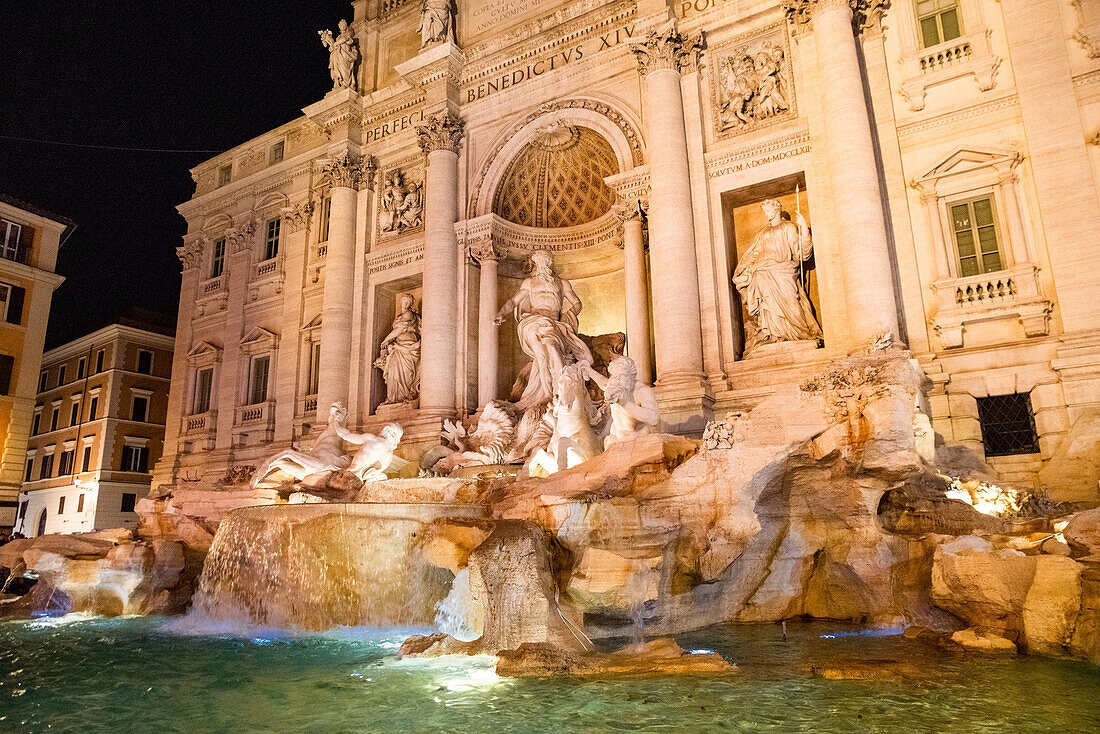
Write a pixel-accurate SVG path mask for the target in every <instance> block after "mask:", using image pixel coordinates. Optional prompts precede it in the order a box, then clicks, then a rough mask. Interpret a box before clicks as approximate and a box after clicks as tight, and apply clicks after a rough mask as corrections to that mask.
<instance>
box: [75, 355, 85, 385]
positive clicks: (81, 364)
mask: <svg viewBox="0 0 1100 734" xmlns="http://www.w3.org/2000/svg"><path fill="white" fill-rule="evenodd" d="M87 367H88V360H86V359H85V358H84V357H81V358H80V359H79V360H77V363H76V379H78V380H83V379H84V370H85V369H87Z"/></svg>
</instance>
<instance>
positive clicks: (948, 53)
mask: <svg viewBox="0 0 1100 734" xmlns="http://www.w3.org/2000/svg"><path fill="white" fill-rule="evenodd" d="M970 53H971V52H970V41H969V40H968V39H966V38H957V39H955V40H954V41H950V42H948V43H941V44H940V45H939V46H934V47H932V48H930V49H928V50H926V51H924V52H923V53H922V54H921V55H920V70H921V71H922V72H924V73H925V74H929V73H931V72H933V71H939V70H940V69H943V68H946V67H948V66H952V65H954V64H957V63H959V62H962V61H965V60H967V59H968V58H970Z"/></svg>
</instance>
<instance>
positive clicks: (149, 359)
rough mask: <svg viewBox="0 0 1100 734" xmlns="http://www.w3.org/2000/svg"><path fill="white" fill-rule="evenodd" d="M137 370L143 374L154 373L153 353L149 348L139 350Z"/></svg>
mask: <svg viewBox="0 0 1100 734" xmlns="http://www.w3.org/2000/svg"><path fill="white" fill-rule="evenodd" d="M137 371H138V372H140V373H141V374H143V375H151V374H153V353H152V352H150V351H149V350H148V349H139V350H138V361H137Z"/></svg>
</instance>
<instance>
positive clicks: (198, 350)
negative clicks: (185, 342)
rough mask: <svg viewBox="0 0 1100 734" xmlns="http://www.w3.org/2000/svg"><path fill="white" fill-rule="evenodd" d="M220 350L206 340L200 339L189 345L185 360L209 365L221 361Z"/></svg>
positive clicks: (193, 363) (195, 363)
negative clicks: (196, 342)
mask: <svg viewBox="0 0 1100 734" xmlns="http://www.w3.org/2000/svg"><path fill="white" fill-rule="evenodd" d="M221 355H222V350H221V348H220V347H217V346H215V345H213V344H211V343H210V342H208V341H201V342H199V343H198V344H196V345H195V346H193V347H191V351H189V352H188V353H187V361H188V362H190V363H191V364H192V365H209V364H213V363H214V362H219V361H221Z"/></svg>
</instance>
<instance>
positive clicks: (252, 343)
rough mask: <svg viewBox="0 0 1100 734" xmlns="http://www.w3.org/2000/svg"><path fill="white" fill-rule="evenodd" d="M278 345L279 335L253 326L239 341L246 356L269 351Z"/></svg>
mask: <svg viewBox="0 0 1100 734" xmlns="http://www.w3.org/2000/svg"><path fill="white" fill-rule="evenodd" d="M278 344H279V335H278V334H276V333H274V332H272V331H268V330H267V329H265V328H263V327H260V326H254V327H252V328H251V329H250V330H249V331H248V333H247V334H245V335H244V338H243V339H241V350H242V351H244V352H245V353H246V354H255V353H257V352H264V351H271V350H273V349H275V347H276V346H278Z"/></svg>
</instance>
